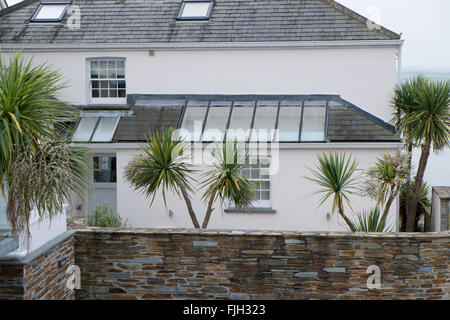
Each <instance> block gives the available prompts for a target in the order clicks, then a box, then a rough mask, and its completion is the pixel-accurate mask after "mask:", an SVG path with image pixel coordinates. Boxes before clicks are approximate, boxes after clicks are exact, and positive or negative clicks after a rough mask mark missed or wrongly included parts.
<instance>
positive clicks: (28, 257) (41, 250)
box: [0, 230, 75, 265]
mask: <svg viewBox="0 0 450 320" xmlns="http://www.w3.org/2000/svg"><path fill="white" fill-rule="evenodd" d="M74 234H75V231H73V230H68V231H66V232H64V233H62V234H60V235H59V236H57V237H55V238H53V239H52V240H50V241H49V242H47V243H45V244H44V245H42V246H40V247H39V248H37V249H35V250H33V251H31V252H29V253H28V254H27V255H26V256H25V257H23V258H21V259H16V260H14V259H11V260H2V259H0V265H2V264H4V265H24V264H28V263H30V262H31V261H33V260H34V259H36V258H37V257H39V256H40V255H42V254H44V253H45V252H47V251H49V250H50V249H52V248H54V247H55V246H57V245H59V244H60V243H62V242H64V241H65V240H67V239H68V238H70V237H72V236H73V235H74Z"/></svg>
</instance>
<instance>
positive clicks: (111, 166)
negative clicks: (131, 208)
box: [89, 154, 117, 212]
mask: <svg viewBox="0 0 450 320" xmlns="http://www.w3.org/2000/svg"><path fill="white" fill-rule="evenodd" d="M92 163H93V188H92V192H91V195H90V201H89V202H90V212H92V211H93V210H94V209H95V206H96V205H97V204H100V203H104V202H106V203H109V204H110V205H111V206H112V207H113V208H114V211H117V166H116V156H115V155H111V154H96V155H94V156H93V157H92Z"/></svg>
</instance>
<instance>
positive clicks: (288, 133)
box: [277, 105, 302, 142]
mask: <svg viewBox="0 0 450 320" xmlns="http://www.w3.org/2000/svg"><path fill="white" fill-rule="evenodd" d="M301 114H302V108H301V105H300V106H292V107H291V106H281V107H280V115H279V117H278V137H277V138H278V141H284V142H288V141H293V142H295V141H298V139H299V135H300V117H301Z"/></svg>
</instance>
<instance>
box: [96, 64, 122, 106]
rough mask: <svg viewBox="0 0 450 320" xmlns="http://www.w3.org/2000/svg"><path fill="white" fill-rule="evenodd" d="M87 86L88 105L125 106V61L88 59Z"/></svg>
mask: <svg viewBox="0 0 450 320" xmlns="http://www.w3.org/2000/svg"><path fill="white" fill-rule="evenodd" d="M88 84H89V88H88V103H89V104H125V103H126V102H127V101H126V100H127V99H126V96H127V94H126V79H125V59H123V58H98V59H89V60H88Z"/></svg>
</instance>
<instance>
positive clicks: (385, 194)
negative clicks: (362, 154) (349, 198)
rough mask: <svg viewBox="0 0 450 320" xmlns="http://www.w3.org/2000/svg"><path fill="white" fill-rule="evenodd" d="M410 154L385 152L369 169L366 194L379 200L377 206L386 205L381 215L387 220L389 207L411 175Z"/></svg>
mask: <svg viewBox="0 0 450 320" xmlns="http://www.w3.org/2000/svg"><path fill="white" fill-rule="evenodd" d="M409 166H410V164H409V154H408V153H407V154H406V155H405V154H401V153H398V154H397V155H396V156H391V155H389V154H384V155H383V157H381V158H378V159H377V161H376V163H375V166H374V167H372V168H370V169H369V170H367V173H366V175H367V181H366V183H365V188H364V189H365V190H364V192H363V193H364V194H366V195H368V196H370V197H371V198H373V199H375V200H376V201H377V207H378V206H382V205H384V209H383V212H382V215H381V219H382V220H383V221H386V220H387V216H388V214H389V209H390V208H391V205H392V203H393V202H394V200H395V197H396V196H397V195H398V193H399V192H400V188H401V187H402V186H403V185H404V183H405V181H406V179H407V177H408V176H409Z"/></svg>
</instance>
